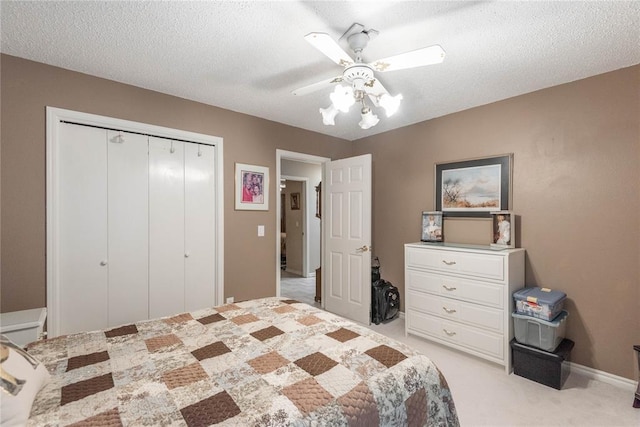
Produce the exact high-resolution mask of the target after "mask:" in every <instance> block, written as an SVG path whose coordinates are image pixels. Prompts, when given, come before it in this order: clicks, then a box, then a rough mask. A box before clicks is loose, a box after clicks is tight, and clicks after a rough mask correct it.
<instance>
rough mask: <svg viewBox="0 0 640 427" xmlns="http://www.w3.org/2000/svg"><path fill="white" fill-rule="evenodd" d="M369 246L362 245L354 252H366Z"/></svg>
mask: <svg viewBox="0 0 640 427" xmlns="http://www.w3.org/2000/svg"><path fill="white" fill-rule="evenodd" d="M368 251H369V246H367V245H363V246H362V247H361V248H358V249H356V252H368Z"/></svg>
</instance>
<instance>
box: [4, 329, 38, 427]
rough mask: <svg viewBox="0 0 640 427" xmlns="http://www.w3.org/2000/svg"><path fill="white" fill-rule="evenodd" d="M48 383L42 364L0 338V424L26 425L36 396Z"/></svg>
mask: <svg viewBox="0 0 640 427" xmlns="http://www.w3.org/2000/svg"><path fill="white" fill-rule="evenodd" d="M48 381H49V372H47V368H45V367H44V365H43V364H42V363H40V362H39V361H37V360H36V359H35V358H34V357H33V356H31V355H30V354H28V353H27V352H26V351H24V350H23V349H22V348H20V346H18V345H16V344H14V343H12V342H11V341H10V340H9V339H8V338H7V337H5V336H4V335H2V336H1V338H0V388H1V390H0V424H2V426H21V425H25V424H26V423H27V420H28V419H29V414H30V413H31V406H32V405H33V401H34V400H35V398H36V394H38V392H39V391H40V389H41V388H42V387H43V386H44V385H45V384H46V383H47V382H48Z"/></svg>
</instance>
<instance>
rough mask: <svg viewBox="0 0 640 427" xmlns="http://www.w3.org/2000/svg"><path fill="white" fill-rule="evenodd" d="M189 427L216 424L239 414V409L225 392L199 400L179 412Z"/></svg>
mask: <svg viewBox="0 0 640 427" xmlns="http://www.w3.org/2000/svg"><path fill="white" fill-rule="evenodd" d="M180 412H181V413H182V416H183V418H184V421H185V422H186V423H187V425H188V426H190V427H192V426H193V427H195V426H209V425H212V424H218V423H221V422H223V421H225V420H228V419H230V418H233V417H235V416H236V415H238V414H240V408H239V407H238V405H236V403H235V402H234V400H233V398H232V397H231V396H229V394H228V393H227V392H226V391H221V392H220V393H218V394H216V395H213V396H211V397H208V398H206V399H203V400H201V401H200V402H197V403H194V404H193V405H190V406H187V407H185V408H182V409H181V410H180Z"/></svg>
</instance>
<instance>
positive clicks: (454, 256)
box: [404, 243, 525, 373]
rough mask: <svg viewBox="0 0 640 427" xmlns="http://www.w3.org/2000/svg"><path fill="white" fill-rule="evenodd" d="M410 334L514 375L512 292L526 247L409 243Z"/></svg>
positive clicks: (520, 276) (407, 329) (520, 273)
mask: <svg viewBox="0 0 640 427" xmlns="http://www.w3.org/2000/svg"><path fill="white" fill-rule="evenodd" d="M404 251H405V252H404V259H405V301H406V304H405V333H406V334H414V335H417V336H420V337H423V338H426V339H429V340H432V341H435V342H438V343H440V344H443V345H446V346H449V347H453V348H455V349H457V350H460V351H463V352H466V353H469V354H472V355H474V356H478V357H481V358H484V359H487V360H489V361H491V362H495V363H498V364H500V365H503V366H504V367H505V371H506V372H507V373H510V372H511V369H512V365H511V350H510V347H509V342H510V341H511V339H512V338H513V322H512V320H511V312H512V311H513V298H512V295H513V292H514V291H516V290H518V289H520V288H523V287H524V285H525V281H524V254H525V250H524V249H503V250H494V249H490V247H489V246H479V245H454V244H442V243H440V244H429V243H410V244H406V245H405V249H404Z"/></svg>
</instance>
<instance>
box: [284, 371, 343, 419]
mask: <svg viewBox="0 0 640 427" xmlns="http://www.w3.org/2000/svg"><path fill="white" fill-rule="evenodd" d="M282 393H283V394H284V395H285V396H287V397H288V398H289V400H291V401H292V402H293V404H294V405H296V407H297V408H298V409H299V410H300V412H302V413H303V414H308V413H309V412H312V411H314V410H316V409H318V408H320V407H322V406H324V405H326V404H328V403H329V402H331V401H332V400H333V396H331V394H329V392H328V391H327V390H325V389H324V388H323V387H322V386H321V385H320V384H318V382H317V381H316V380H315V378H308V379H306V380H303V381H300V382H297V383H295V384H292V385H290V386H288V387H285V388H283V389H282Z"/></svg>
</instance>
